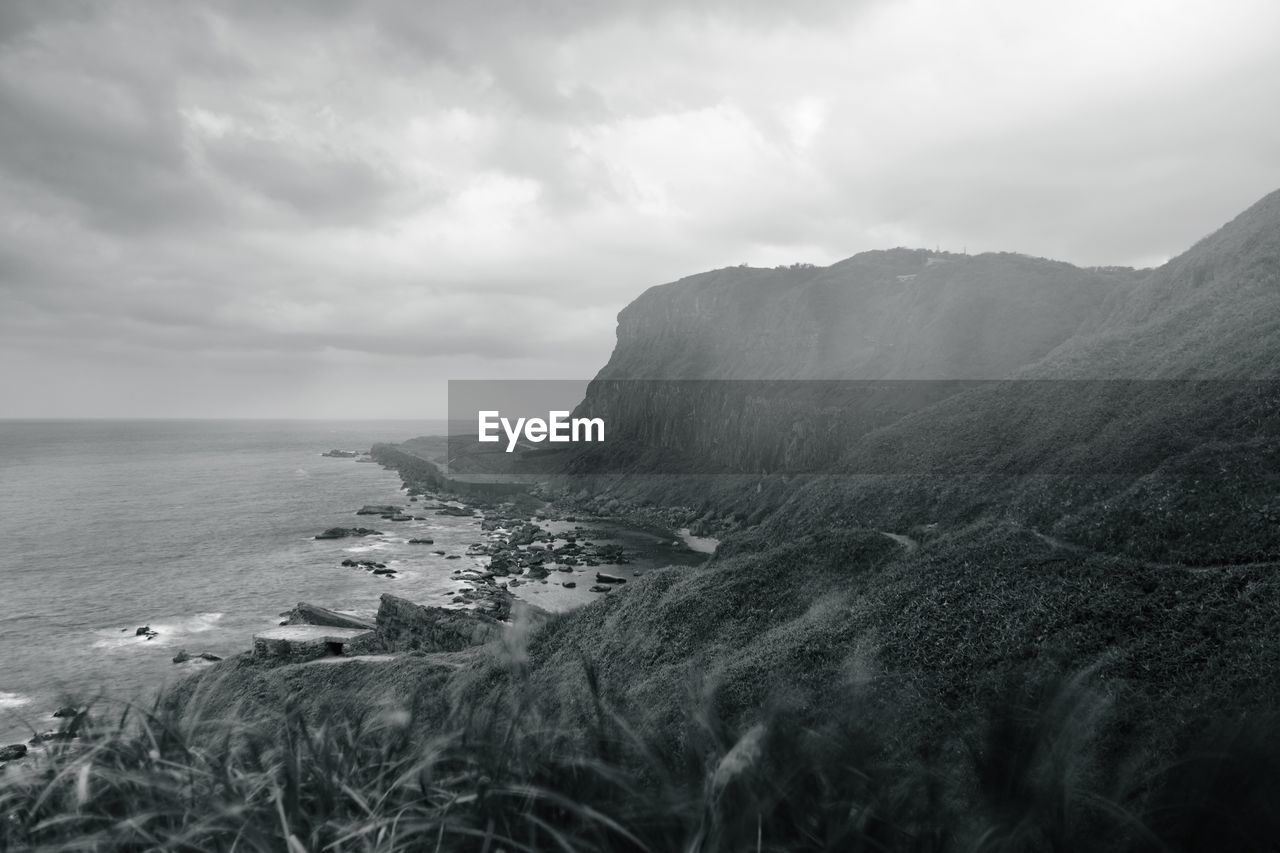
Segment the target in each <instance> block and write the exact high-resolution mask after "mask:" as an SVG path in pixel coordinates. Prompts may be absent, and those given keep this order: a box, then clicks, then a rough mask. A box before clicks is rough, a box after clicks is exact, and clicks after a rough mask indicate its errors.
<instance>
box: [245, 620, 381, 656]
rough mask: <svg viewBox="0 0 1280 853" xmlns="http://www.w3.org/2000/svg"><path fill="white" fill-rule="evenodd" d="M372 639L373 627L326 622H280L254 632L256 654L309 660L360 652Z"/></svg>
mask: <svg viewBox="0 0 1280 853" xmlns="http://www.w3.org/2000/svg"><path fill="white" fill-rule="evenodd" d="M373 641H374V634H373V631H369V630H367V629H360V628H332V627H329V626H327V625H282V626H281V627H279V628H272V629H270V630H268V631H262V632H261V633H258V634H254V635H253V655H254V657H256V658H269V659H287V660H291V661H303V660H311V659H313V658H320V657H326V656H337V655H344V654H363V653H365V652H367V651H369V650H370V647H371V645H372V643H373Z"/></svg>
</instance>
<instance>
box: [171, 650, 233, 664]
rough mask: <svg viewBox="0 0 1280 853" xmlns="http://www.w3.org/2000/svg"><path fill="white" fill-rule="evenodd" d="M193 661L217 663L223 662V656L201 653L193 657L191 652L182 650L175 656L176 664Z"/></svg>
mask: <svg viewBox="0 0 1280 853" xmlns="http://www.w3.org/2000/svg"><path fill="white" fill-rule="evenodd" d="M193 660H203V661H208V662H209V663H217V662H218V661H220V660H222V656H221V655H215V654H214V653H213V652H201V653H200V654H198V655H193V654H191V653H190V652H188V651H187V650H186V649H180V650H179V651H178V653H177V654H176V655H174V656H173V662H174V663H187V662H188V661H193Z"/></svg>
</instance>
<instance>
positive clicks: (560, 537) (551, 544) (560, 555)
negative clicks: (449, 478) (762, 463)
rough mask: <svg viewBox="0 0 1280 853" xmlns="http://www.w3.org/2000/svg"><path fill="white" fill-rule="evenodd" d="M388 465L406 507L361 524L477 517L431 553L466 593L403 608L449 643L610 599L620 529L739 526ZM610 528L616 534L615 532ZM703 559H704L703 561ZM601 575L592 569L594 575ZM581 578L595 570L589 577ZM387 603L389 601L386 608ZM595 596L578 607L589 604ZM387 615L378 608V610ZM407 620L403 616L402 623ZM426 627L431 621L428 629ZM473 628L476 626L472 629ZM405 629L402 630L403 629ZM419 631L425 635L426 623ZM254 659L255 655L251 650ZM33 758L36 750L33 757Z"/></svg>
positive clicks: (289, 620) (68, 720) (5, 754)
mask: <svg viewBox="0 0 1280 853" xmlns="http://www.w3.org/2000/svg"><path fill="white" fill-rule="evenodd" d="M321 455H323V456H330V457H335V458H350V459H353V460H354V461H359V462H363V461H373V460H370V459H369V458H368V457H367V456H365V455H364V454H362V453H358V452H354V451H329V452H326V453H323V454H321ZM383 467H385V468H388V469H390V470H395V471H397V473H399V474H400V476H401V480H402V482H403V484H404V489H405V492H406V499H405V503H404V504H366V505H363V506H361V507H360V508H358V509H356V510H354V514H355V515H357V516H362V517H376V518H378V519H379V520H380V521H385V522H406V521H425V520H427V519H428V518H429V517H430V515H436V516H449V517H455V518H466V519H471V520H473V521H474V522H475V525H476V532H477V533H478V534H479V535H478V536H477V538H476V540H475V541H473V542H471V543H470V544H469V545H468V547H467V549H466V552H465V554H463V555H460V554H448V553H446V552H445V551H443V550H435V551H433V552H432V553H434V554H436V555H437V556H440V557H443V558H445V559H461V558H462V557H463V556H465V557H467V558H470V559H471V560H473V561H474V564H473V565H472V566H469V567H465V568H458V569H455V570H453V571H452V573H451V577H452V578H454V579H455V580H457V581H459V582H460V583H462V584H463V585H462V586H461V587H460V588H459V589H458V590H457V591H456V593H455V594H453V595H452V597H451V598H450V599H449V600H448V601H447V602H446V603H444V604H442V605H439V606H432V605H416V604H411V603H410V602H407V601H403V600H402V599H398V598H397V599H395V601H397V602H399V603H398V604H397V605H396V607H397V608H398V609H399V610H398V612H399V611H404V613H412V614H414V616H413V618H414V619H417V620H419V622H421V623H422V624H427V625H430V626H432V627H430V631H437V632H438V630H440V628H439V625H446V626H447V632H446V633H448V635H449V636H454V635H458V636H471V635H475V636H483V637H490V636H492V629H493V627H494V626H500V625H503V624H506V623H509V622H510V620H511V619H512V617H513V611H514V610H515V608H516V605H517V598H519V597H521V589H522V588H525V589H529V588H534V587H541V586H546V587H552V586H556V587H560V588H562V589H566V590H576V589H577V588H578V587H579V585H580V584H582V585H583V586H585V587H586V589H585V592H587V593H591V594H593V597H601V596H605V595H609V594H610V593H612V592H613V591H614V590H617V589H619V588H621V587H623V586H625V584H626V583H627V582H628V580H632V579H634V578H636V577H639V576H641V575H643V573H644V570H643V569H640V568H637V567H635V566H634V565H633V562H634V561H635V560H637V559H638V557H639V554H638V553H637V551H636V550H635V549H632V548H628V547H626V546H624V545H622V544H618V543H617V542H610V541H601V540H608V539H610V537H612V536H616V535H617V529H630V530H634V531H642V532H644V533H646V534H647V535H648V536H649V537H650V538H651V539H652V540H653V541H654V542H667V543H670V544H672V545H675V544H677V543H678V541H679V538H680V532H679V531H682V530H683V531H687V532H688V533H690V534H692V535H695V536H700V537H705V536H716V535H719V534H721V533H723V532H724V531H726V530H728V529H732V527H734V526H736V525H735V522H734V521H733V520H732V519H722V518H715V517H711V516H707V515H705V514H702V513H699V512H697V511H695V510H694V509H692V508H688V507H657V506H642V505H636V504H631V503H627V502H624V501H621V500H619V499H618V498H616V497H600V496H590V495H586V494H581V493H579V494H568V493H563V492H557V491H555V490H553V489H550V488H548V487H545V486H534V487H532V488H530V489H529V490H528V493H527V494H517V495H502V496H501V497H493V498H489V497H485V496H480V495H475V494H462V493H457V492H453V491H450V490H447V489H441V488H439V487H440V486H441V485H444V484H443V483H441V482H440V481H436V482H433V483H431V484H430V485H431V486H434V487H435V488H428V487H425V486H426V484H423V483H420V482H416V481H415V479H414V478H413V477H412V475H411V473H409V472H405V471H404V470H402V469H400V468H399V467H397V466H395V465H391V464H387V463H386V462H385V461H384V462H383ZM610 528H613V529H610ZM382 535H384V533H383V531H381V530H377V529H374V528H371V527H364V526H360V525H355V526H350V527H347V526H339V527H331V528H328V529H325V530H323V531H321V532H319V533H317V534H315V535H314V537H313V538H314V539H316V540H322V541H324V540H339V539H349V538H354V539H363V538H368V537H375V536H382ZM406 541H407V544H410V545H434V544H435V541H434V538H431V537H412V538H409V539H407V540H406ZM703 556H704V557H705V556H706V555H703ZM340 565H341V566H343V567H345V568H356V569H361V570H364V571H367V572H368V573H369V574H370V575H371V576H376V577H382V578H385V579H394V578H396V577H397V571H396V569H395V568H393V567H392V566H390V565H388V563H386V562H383V561H380V560H374V559H369V558H356V557H349V558H345V559H343V560H342V562H341V563H340ZM593 569H594V571H589V570H593ZM583 570H588V571H587V572H586V574H585V575H584V574H583ZM386 598H387V596H384V600H385V599H386ZM589 600H592V598H588V599H585V600H583V601H582V602H580V603H581V604H585V603H587V602H588V601H589ZM524 604H525V605H527V606H528V607H530V608H532V610H533V611H534V612H537V613H539V614H541V616H543V617H545V615H546V614H545V612H544V611H542V610H541V608H538V606H537V605H536V604H533V603H532V602H530V601H529V600H528V598H527V597H525V598H524ZM379 612H380V613H381V612H382V611H381V610H380V611H379ZM281 617H282V619H283V621H281V622H280V623H279V624H280V625H281V626H304V625H309V626H320V627H332V628H337V629H343V630H352V629H360V630H370V631H372V630H375V628H376V625H375V623H374V622H371V621H369V620H367V619H363V618H360V617H358V616H355V615H354V614H349V613H344V612H342V611H339V610H332V609H329V608H326V607H321V606H319V605H315V604H309V603H306V602H300V603H299V604H298V605H297V606H296V607H295V608H293V609H292V610H289V611H286V612H285V613H282V614H281ZM404 618H405V617H403V615H402V616H398V617H397V619H400V620H401V621H403V619H404ZM424 620H425V621H424ZM468 626H471V627H468ZM122 630H123V631H131V630H132V631H134V633H135V634H136V635H138V636H140V637H145V638H146V639H151V638H153V637H156V636H158V635H159V634H158V632H156V631H155V630H154V629H152V628H151V627H150V626H148V625H144V626H140V627H138V628H136V629H129V628H125V629H122ZM402 630H403V629H402ZM414 630H417V631H419V632H421V631H424V630H428V629H426V628H423V627H421V625H419V626H418V627H417V628H415V629H414ZM246 654H253V652H246ZM220 661H222V657H221V656H220V655H216V654H213V653H211V652H208V651H198V652H195V651H188V650H187V649H179V650H178V651H177V653H176V654H174V655H173V663H174V664H186V665H187V666H190V667H192V668H193V671H197V670H201V669H204V668H206V667H207V666H208V665H211V664H214V663H217V662H220ZM80 713H81V712H80V710H78V709H75V708H59V709H58V710H57V711H56V712H55V713H54V714H53V718H55V719H57V720H58V721H59V723H60V725H58V727H57V728H54V729H49V730H42V731H37V732H33V736H32V737H31V738H30V740H29V741H28V742H27V743H14V744H8V745H0V768H2V767H3V766H5V765H6V764H11V763H15V762H23V761H29V760H32V759H33V758H34V757H35V756H36V755H37V754H38V751H39V750H40V749H41V748H43V747H45V746H47V745H49V744H53V743H74V741H75V739H76V737H77V731H76V730H77V724H76V720H77V719H78V718H79V715H80ZM32 750H36V752H32Z"/></svg>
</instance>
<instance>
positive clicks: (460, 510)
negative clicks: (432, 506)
mask: <svg viewBox="0 0 1280 853" xmlns="http://www.w3.org/2000/svg"><path fill="white" fill-rule="evenodd" d="M474 514H475V513H474V512H472V511H471V510H470V509H469V508H467V507H465V506H463V507H457V506H443V507H440V509H438V510H436V515H453V516H457V517H459V518H470V517H471V516H472V515H474Z"/></svg>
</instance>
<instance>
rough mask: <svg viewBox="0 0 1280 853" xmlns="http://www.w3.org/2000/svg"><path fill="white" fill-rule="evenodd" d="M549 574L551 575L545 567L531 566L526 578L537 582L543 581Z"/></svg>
mask: <svg viewBox="0 0 1280 853" xmlns="http://www.w3.org/2000/svg"><path fill="white" fill-rule="evenodd" d="M549 574H551V573H550V572H548V571H547V569H546V567H545V566H530V567H529V571H527V572H525V577H527V578H529V579H530V580H535V581H536V580H542V579H543V578H545V577H546V576H547V575H549Z"/></svg>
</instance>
